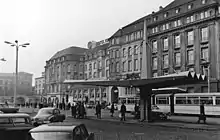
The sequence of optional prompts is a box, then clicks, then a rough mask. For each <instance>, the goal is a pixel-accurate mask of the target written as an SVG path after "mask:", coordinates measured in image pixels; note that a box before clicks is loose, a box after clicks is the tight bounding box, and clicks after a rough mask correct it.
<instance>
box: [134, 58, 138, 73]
mask: <svg viewBox="0 0 220 140" xmlns="http://www.w3.org/2000/svg"><path fill="white" fill-rule="evenodd" d="M134 70H135V71H137V70H138V59H135V60H134Z"/></svg>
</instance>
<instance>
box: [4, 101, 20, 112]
mask: <svg viewBox="0 0 220 140" xmlns="http://www.w3.org/2000/svg"><path fill="white" fill-rule="evenodd" d="M0 111H1V112H3V113H17V112H18V111H19V108H18V107H13V106H11V105H6V104H5V103H0Z"/></svg>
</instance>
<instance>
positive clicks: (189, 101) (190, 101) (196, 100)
mask: <svg viewBox="0 0 220 140" xmlns="http://www.w3.org/2000/svg"><path fill="white" fill-rule="evenodd" d="M187 104H191V105H197V104H199V97H188V98H187Z"/></svg>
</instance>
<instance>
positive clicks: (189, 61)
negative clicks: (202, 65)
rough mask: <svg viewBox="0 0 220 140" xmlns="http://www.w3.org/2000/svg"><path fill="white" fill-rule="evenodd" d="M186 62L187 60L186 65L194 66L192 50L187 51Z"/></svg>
mask: <svg viewBox="0 0 220 140" xmlns="http://www.w3.org/2000/svg"><path fill="white" fill-rule="evenodd" d="M187 60H188V64H194V51H193V50H188V51H187Z"/></svg>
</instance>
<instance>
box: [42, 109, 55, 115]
mask: <svg viewBox="0 0 220 140" xmlns="http://www.w3.org/2000/svg"><path fill="white" fill-rule="evenodd" d="M39 114H53V109H41V110H39Z"/></svg>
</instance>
